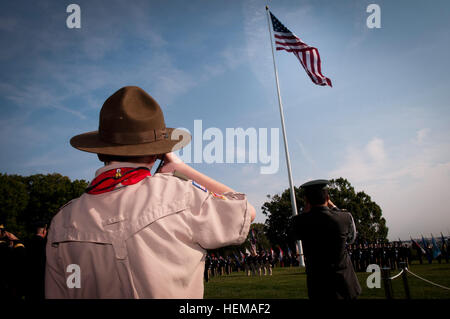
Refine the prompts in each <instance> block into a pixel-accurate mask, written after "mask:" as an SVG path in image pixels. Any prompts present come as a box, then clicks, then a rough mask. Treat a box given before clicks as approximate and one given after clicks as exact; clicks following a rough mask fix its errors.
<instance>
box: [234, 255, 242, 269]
mask: <svg viewBox="0 0 450 319" xmlns="http://www.w3.org/2000/svg"><path fill="white" fill-rule="evenodd" d="M233 255H234V259H236V266H238V267H240V266H241V263H240V262H239V257H238V256H237V255H236V253H234V252H233Z"/></svg>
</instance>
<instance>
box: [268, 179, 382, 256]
mask: <svg viewBox="0 0 450 319" xmlns="http://www.w3.org/2000/svg"><path fill="white" fill-rule="evenodd" d="M294 190H295V197H296V203H297V207H298V209H299V213H301V211H302V210H303V208H304V206H305V202H304V199H303V196H304V195H303V189H300V188H297V187H294ZM329 194H330V198H331V200H332V201H333V202H334V204H335V205H337V206H338V207H339V208H341V209H347V210H348V211H350V212H351V213H352V215H353V218H354V220H355V224H356V228H357V231H358V240H360V241H376V240H381V241H386V240H387V239H386V238H387V233H388V228H387V227H386V220H385V219H384V218H383V217H382V211H381V208H380V206H378V205H377V204H376V203H375V202H373V201H372V200H371V198H370V196H369V195H367V194H366V193H364V192H362V191H361V192H355V189H354V188H353V187H352V186H351V184H350V183H349V182H348V181H347V180H346V179H344V178H338V179H336V180H331V181H330V187H329ZM267 197H268V199H269V201H267V202H265V203H264V205H263V206H262V207H261V208H262V211H263V214H264V215H266V216H267V219H266V223H265V225H266V228H267V237H268V239H269V240H270V242H271V243H272V244H274V245H280V246H281V247H285V246H286V245H288V244H289V246H290V247H291V248H293V247H294V245H293V244H292V243H289V238H288V234H287V230H288V229H289V227H290V224H291V222H292V207H291V199H290V189H286V190H285V191H284V192H283V193H282V194H281V195H278V194H277V195H274V196H273V197H271V196H270V195H267Z"/></svg>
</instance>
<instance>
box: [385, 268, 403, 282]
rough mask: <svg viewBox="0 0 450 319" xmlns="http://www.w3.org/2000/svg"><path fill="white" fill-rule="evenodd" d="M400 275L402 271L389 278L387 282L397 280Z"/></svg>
mask: <svg viewBox="0 0 450 319" xmlns="http://www.w3.org/2000/svg"><path fill="white" fill-rule="evenodd" d="M402 273H403V269H402V270H401V271H400V272H399V273H398V274H396V275H395V276H392V277H389V278H388V279H389V280H394V279H395V278H397V277H398V276H400V275H401V274H402Z"/></svg>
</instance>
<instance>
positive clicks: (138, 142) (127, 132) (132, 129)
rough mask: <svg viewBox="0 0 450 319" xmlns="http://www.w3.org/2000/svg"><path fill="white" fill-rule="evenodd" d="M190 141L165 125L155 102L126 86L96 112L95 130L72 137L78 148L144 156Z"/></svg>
mask: <svg viewBox="0 0 450 319" xmlns="http://www.w3.org/2000/svg"><path fill="white" fill-rule="evenodd" d="M190 141H191V135H190V134H189V133H188V132H187V131H184V130H180V129H174V128H169V127H166V124H165V122H164V115H163V113H162V111H161V107H160V106H159V104H158V103H157V102H156V101H155V100H154V99H153V98H152V97H151V96H150V95H149V94H147V92H145V91H144V90H143V89H141V88H139V87H137V86H126V87H123V88H121V89H120V90H118V91H117V92H116V93H114V94H113V95H111V96H110V97H109V98H108V99H107V100H106V101H105V103H104V104H103V106H102V109H101V111H100V121H99V126H98V131H92V132H88V133H84V134H80V135H76V136H74V137H72V139H71V140H70V144H71V145H72V146H73V147H75V148H76V149H79V150H81V151H85V152H90V153H97V154H105V155H116V156H145V155H157V154H165V153H169V152H173V151H176V150H178V149H180V148H182V147H184V146H185V145H187V144H188V143H189V142H190Z"/></svg>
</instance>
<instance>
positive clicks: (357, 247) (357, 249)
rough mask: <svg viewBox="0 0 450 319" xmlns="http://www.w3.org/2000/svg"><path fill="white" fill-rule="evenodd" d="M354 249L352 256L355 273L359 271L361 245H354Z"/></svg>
mask: <svg viewBox="0 0 450 319" xmlns="http://www.w3.org/2000/svg"><path fill="white" fill-rule="evenodd" d="M354 247H355V249H354V250H353V256H354V258H355V271H361V254H362V246H361V244H359V245H355V246H354Z"/></svg>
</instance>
